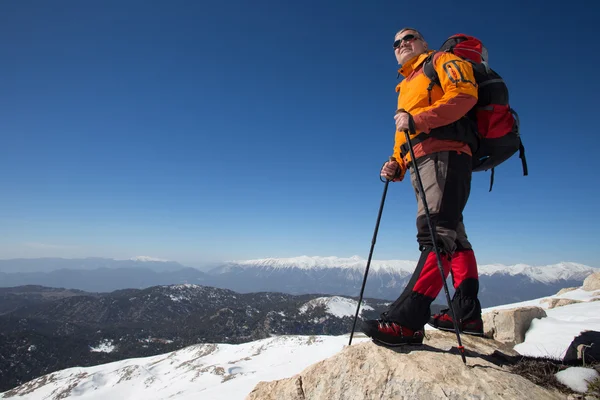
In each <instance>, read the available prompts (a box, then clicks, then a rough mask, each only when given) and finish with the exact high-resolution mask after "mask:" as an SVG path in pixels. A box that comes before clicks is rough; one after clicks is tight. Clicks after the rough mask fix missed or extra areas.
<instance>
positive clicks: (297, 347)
mask: <svg viewBox="0 0 600 400" xmlns="http://www.w3.org/2000/svg"><path fill="white" fill-rule="evenodd" d="M549 298H561V299H573V300H579V301H582V303H577V304H570V305H565V306H561V307H557V308H554V309H548V303H547V302H544V299H549ZM340 299H341V298H336V297H332V298H323V299H315V300H312V302H315V303H313V304H309V303H310V302H309V303H307V304H305V306H306V307H310V306H314V305H316V303H318V304H320V305H325V307H326V310H327V312H329V313H332V314H334V315H351V316H353V315H354V312H355V310H356V308H355V307H356V302H354V301H347V300H346V299H342V300H343V301H342V300H340ZM596 299H600V291H596V292H587V291H584V290H582V289H576V290H572V291H569V292H567V293H563V294H561V295H560V296H550V297H547V298H542V299H537V300H532V301H527V302H522V303H516V304H509V305H505V306H499V307H493V308H488V309H485V310H483V311H484V312H488V311H492V310H497V309H506V308H515V307H519V306H526V305H537V306H540V307H542V308H544V309H546V313H547V315H548V316H547V318H543V319H537V320H534V321H533V323H532V325H531V328H530V329H529V331H528V332H527V335H526V338H525V342H524V343H521V344H519V345H517V346H516V347H515V349H516V350H517V351H518V352H519V353H521V354H524V355H532V356H546V357H554V358H562V357H563V356H564V354H565V352H566V350H567V348H568V347H569V345H570V343H571V341H572V340H573V339H574V338H575V337H576V336H578V335H579V333H580V332H581V331H583V330H597V331H600V301H595V300H596ZM365 308H366V307H365ZM361 336H362V335H360V336H358V337H357V336H355V338H354V339H353V344H356V343H360V342H363V341H365V340H368V339H367V338H365V337H364V336H362V337H361ZM348 339H349V337H348V335H342V336H279V337H272V338H268V339H263V340H258V341H255V342H251V343H245V344H239V345H228V344H200V345H195V346H190V347H187V348H185V349H181V350H178V351H175V352H172V353H167V354H163V355H159V356H153V357H146V358H137V359H129V360H123V361H118V362H113V363H110V364H105V365H98V366H94V367H89V368H69V369H66V370H63V371H59V372H55V373H52V374H49V375H46V376H45V377H41V378H38V379H36V380H33V381H31V382H29V383H27V384H25V385H22V386H20V387H19V388H18V389H17V390H14V391H12V392H6V393H4V394H0V398H11V397H12V396H16V397H15V398H16V399H19V400H34V399H36V400H37V399H58V398H60V399H75V398H76V399H79V400H104V399H124V400H125V399H148V400H153V399H156V400H158V399H182V400H185V399H193V400H196V399H200V398H201V399H211V400H219V399H227V400H233V399H244V398H245V397H246V395H247V394H248V393H249V392H250V391H251V390H252V389H253V388H254V387H255V386H256V384H257V383H258V382H260V381H272V380H276V379H282V378H287V377H290V376H293V375H294V374H296V373H298V372H300V371H302V370H303V369H305V368H306V367H308V366H309V365H311V364H313V363H316V362H318V361H321V360H323V359H326V358H328V357H330V356H332V355H334V354H335V353H337V352H338V351H340V350H341V349H342V348H343V347H344V346H345V345H347V344H348ZM110 345H111V344H109V343H103V344H101V345H100V346H98V347H96V348H94V350H95V351H107V350H108V348H109V347H110ZM100 349H102V350H100ZM592 374H593V372H590V370H589V369H577V368H575V369H568V370H567V371H564V372H563V373H561V374H560V375H559V379H561V381H563V382H564V383H565V384H567V385H569V386H571V387H572V388H573V389H574V390H580V389H581V388H582V385H583V384H585V379H589V378H590V377H591V376H592Z"/></svg>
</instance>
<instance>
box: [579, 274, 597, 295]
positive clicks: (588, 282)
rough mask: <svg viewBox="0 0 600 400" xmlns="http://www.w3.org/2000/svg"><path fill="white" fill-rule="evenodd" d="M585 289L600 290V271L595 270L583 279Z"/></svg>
mask: <svg viewBox="0 0 600 400" xmlns="http://www.w3.org/2000/svg"><path fill="white" fill-rule="evenodd" d="M583 290H587V291H590V292H591V291H592V290H600V272H595V273H593V274H591V275H589V276H588V277H587V278H585V281H583Z"/></svg>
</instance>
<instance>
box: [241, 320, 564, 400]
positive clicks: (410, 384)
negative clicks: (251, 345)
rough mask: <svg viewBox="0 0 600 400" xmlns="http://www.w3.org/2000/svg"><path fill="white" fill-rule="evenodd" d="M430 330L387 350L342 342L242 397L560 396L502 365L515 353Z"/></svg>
mask: <svg viewBox="0 0 600 400" xmlns="http://www.w3.org/2000/svg"><path fill="white" fill-rule="evenodd" d="M462 340H463V345H464V346H465V348H466V355H467V365H464V364H463V362H462V361H461V357H460V356H459V355H458V353H457V351H456V336H455V335H454V334H452V333H448V332H432V333H431V334H429V337H428V338H427V339H426V340H425V342H424V345H423V346H409V347H401V348H394V349H391V348H387V347H383V346H378V345H376V344H374V343H372V342H364V343H360V344H355V345H353V346H346V347H345V348H344V349H343V350H342V351H341V352H339V353H337V354H336V355H335V356H333V357H331V358H328V359H326V360H323V361H321V362H319V363H316V364H313V365H312V366H310V367H308V368H307V369H305V370H304V371H302V372H301V373H299V374H297V375H295V376H293V377H291V378H287V379H282V380H278V381H273V382H260V383H259V384H258V385H257V386H256V387H255V388H254V390H253V391H252V392H251V393H250V394H249V395H248V396H247V397H246V400H259V399H260V400H279V399H286V400H317V399H318V400H329V399H338V400H359V399H360V400H368V399H378V400H379V399H417V400H418V399H475V398H478V399H517V400H518V399H527V400H531V399H548V400H551V399H564V398H565V396H564V395H561V394H559V393H556V392H553V391H550V390H547V389H544V388H542V387H540V386H537V385H535V384H534V383H532V382H530V381H528V380H527V379H525V378H523V377H521V376H520V375H517V374H513V373H510V372H508V370H507V369H505V368H503V367H502V365H503V364H504V362H505V361H506V360H507V358H510V357H511V356H512V355H516V353H514V351H512V350H510V349H509V348H508V347H507V346H505V345H503V344H502V343H498V342H495V341H492V340H488V339H484V338H476V337H472V336H467V335H463V336H462Z"/></svg>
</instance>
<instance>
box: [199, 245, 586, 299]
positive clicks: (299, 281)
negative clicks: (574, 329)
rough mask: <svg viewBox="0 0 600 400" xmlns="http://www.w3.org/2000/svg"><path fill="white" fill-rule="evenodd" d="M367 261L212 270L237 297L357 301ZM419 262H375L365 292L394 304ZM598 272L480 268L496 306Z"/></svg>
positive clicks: (285, 261)
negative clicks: (271, 294) (315, 296)
mask: <svg viewBox="0 0 600 400" xmlns="http://www.w3.org/2000/svg"><path fill="white" fill-rule="evenodd" d="M366 264H367V260H365V259H363V258H361V257H359V256H353V257H349V258H340V257H308V256H301V257H294V258H266V259H257V260H242V261H232V262H229V263H226V264H224V265H222V266H220V267H217V268H215V269H213V270H211V271H209V275H211V278H212V283H213V284H214V285H215V286H217V287H223V288H228V289H232V290H235V291H239V292H252V291H281V292H285V293H292V294H299V293H322V294H334V295H335V294H338V295H344V296H357V295H358V294H359V293H360V287H361V285H362V281H363V276H364V273H365V268H366ZM415 266H416V261H408V260H372V261H371V265H370V268H369V277H368V280H367V285H366V289H365V295H366V296H368V297H374V298H381V299H388V300H394V299H396V298H397V297H398V295H399V294H400V292H401V291H402V290H403V288H404V287H405V286H406V284H407V283H408V280H409V279H410V276H411V275H412V273H413V271H414V269H415ZM596 270H597V269H596V268H592V267H588V266H585V265H582V264H577V263H571V262H562V263H559V264H554V265H547V266H530V265H525V264H517V265H514V266H506V265H501V264H493V265H481V266H479V273H480V293H481V302H482V304H483V306H493V305H498V304H506V303H511V302H516V301H523V300H529V299H533V298H536V297H541V296H546V295H550V294H552V293H556V291H557V290H559V289H560V288H562V287H566V286H578V285H581V283H582V282H583V280H584V279H585V278H586V277H587V276H588V275H589V274H591V273H593V272H594V271H596Z"/></svg>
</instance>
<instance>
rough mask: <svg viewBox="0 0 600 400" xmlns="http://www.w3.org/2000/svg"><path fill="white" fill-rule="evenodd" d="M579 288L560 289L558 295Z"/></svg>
mask: <svg viewBox="0 0 600 400" xmlns="http://www.w3.org/2000/svg"><path fill="white" fill-rule="evenodd" d="M577 289H579V288H578V287H567V288H563V289H560V290H559V291H558V293H556V296H560V295H561V294H565V293H569V292H572V291H573V290H577Z"/></svg>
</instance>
